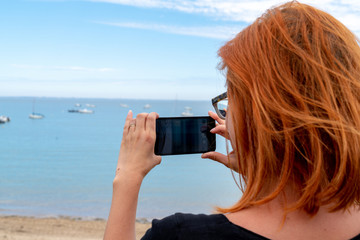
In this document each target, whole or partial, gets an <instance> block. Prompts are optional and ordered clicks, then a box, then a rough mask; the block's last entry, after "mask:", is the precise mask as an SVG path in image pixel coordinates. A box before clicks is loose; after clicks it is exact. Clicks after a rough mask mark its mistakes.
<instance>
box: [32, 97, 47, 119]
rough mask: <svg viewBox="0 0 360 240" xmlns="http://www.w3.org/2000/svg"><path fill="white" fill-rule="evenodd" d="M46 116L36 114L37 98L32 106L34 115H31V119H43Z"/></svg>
mask: <svg viewBox="0 0 360 240" xmlns="http://www.w3.org/2000/svg"><path fill="white" fill-rule="evenodd" d="M44 117H45V116H44V115H43V114H41V113H36V112H35V98H34V100H33V105H32V113H31V114H30V115H29V118H30V119H43V118H44Z"/></svg>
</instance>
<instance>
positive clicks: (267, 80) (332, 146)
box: [219, 2, 360, 215]
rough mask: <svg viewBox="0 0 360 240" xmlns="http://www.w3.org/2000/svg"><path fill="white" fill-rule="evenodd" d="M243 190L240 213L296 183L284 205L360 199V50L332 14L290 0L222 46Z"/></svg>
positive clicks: (337, 205) (310, 207)
mask: <svg viewBox="0 0 360 240" xmlns="http://www.w3.org/2000/svg"><path fill="white" fill-rule="evenodd" d="M219 56H220V57H221V58H222V69H225V70H226V71H227V85H228V96H229V105H230V107H231V108H230V109H231V117H232V122H233V125H234V131H235V138H236V141H235V143H234V142H233V143H232V144H233V146H234V149H235V153H236V156H237V160H238V164H239V169H240V172H239V173H240V175H241V178H242V183H243V184H244V186H245V187H243V188H242V190H243V195H242V197H241V199H240V200H239V201H238V202H237V203H236V204H235V205H234V206H232V207H231V208H221V209H220V211H221V212H223V213H225V212H236V211H239V210H241V209H244V208H247V207H250V206H254V205H260V204H263V203H266V202H269V201H271V200H272V199H274V198H275V197H277V196H279V194H281V193H284V189H285V187H288V186H291V188H292V189H294V192H295V193H296V196H295V198H296V200H295V202H292V203H291V205H288V206H286V207H285V208H284V210H285V212H289V211H293V210H303V211H305V212H306V213H308V214H310V215H315V214H316V213H317V211H318V210H319V207H320V206H323V205H329V206H330V211H337V210H346V209H348V208H350V207H351V206H354V205H356V204H358V203H359V201H360V187H359V184H360V48H359V41H358V39H357V38H356V36H355V35H354V34H353V33H352V32H351V31H349V30H348V29H347V28H346V27H345V26H344V25H343V24H341V23H340V22H339V21H338V20H336V19H335V18H334V17H332V16H331V15H329V14H327V13H325V12H323V11H320V10H318V9H316V8H314V7H311V6H308V5H305V4H300V3H298V2H290V3H286V4H284V5H281V6H279V7H275V8H272V9H269V10H268V11H267V12H266V13H265V14H264V15H263V16H261V17H260V18H258V19H257V20H256V21H255V22H254V23H253V24H251V25H250V26H248V27H247V28H245V29H244V30H243V31H241V32H240V33H239V34H238V35H237V36H236V37H235V38H234V39H232V40H231V41H229V42H227V43H226V44H225V45H224V46H223V47H222V48H221V49H220V50H219Z"/></svg>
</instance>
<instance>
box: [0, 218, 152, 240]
mask: <svg viewBox="0 0 360 240" xmlns="http://www.w3.org/2000/svg"><path fill="white" fill-rule="evenodd" d="M105 225H106V221H105V220H103V219H95V220H81V219H75V218H68V217H59V218H34V217H19V216H0V239H1V240H60V239H61V240H85V239H86V240H94V239H103V235H104V230H105ZM150 227H151V224H150V223H149V222H147V221H144V220H137V222H136V239H140V238H141V237H142V236H143V235H144V233H145V232H146V230H147V229H149V228H150Z"/></svg>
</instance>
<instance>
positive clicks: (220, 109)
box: [211, 92, 228, 120]
mask: <svg viewBox="0 0 360 240" xmlns="http://www.w3.org/2000/svg"><path fill="white" fill-rule="evenodd" d="M211 102H212V105H213V106H214V108H215V111H216V113H217V115H218V116H219V117H220V118H221V119H224V120H225V118H226V112H227V107H228V98H227V92H224V93H222V94H220V95H219V96H216V97H214V98H213V99H211Z"/></svg>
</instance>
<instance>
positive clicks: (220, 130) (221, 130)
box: [210, 125, 228, 138]
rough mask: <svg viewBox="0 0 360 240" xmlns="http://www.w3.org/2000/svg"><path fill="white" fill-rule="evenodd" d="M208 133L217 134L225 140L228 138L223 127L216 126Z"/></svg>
mask: <svg viewBox="0 0 360 240" xmlns="http://www.w3.org/2000/svg"><path fill="white" fill-rule="evenodd" d="M210 132H211V133H214V134H219V135H221V136H223V137H225V138H228V137H227V129H226V126H225V125H218V126H216V127H214V128H213V129H211V130H210Z"/></svg>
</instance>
